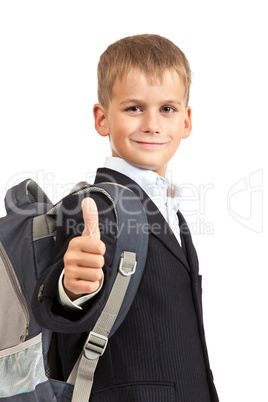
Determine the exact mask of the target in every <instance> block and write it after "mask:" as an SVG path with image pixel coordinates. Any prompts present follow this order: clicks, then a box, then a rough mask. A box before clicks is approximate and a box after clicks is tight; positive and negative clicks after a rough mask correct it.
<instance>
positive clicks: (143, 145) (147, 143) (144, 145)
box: [134, 141, 165, 148]
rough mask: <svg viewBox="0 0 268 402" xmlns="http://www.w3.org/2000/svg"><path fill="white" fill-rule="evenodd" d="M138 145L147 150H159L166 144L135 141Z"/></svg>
mask: <svg viewBox="0 0 268 402" xmlns="http://www.w3.org/2000/svg"><path fill="white" fill-rule="evenodd" d="M134 142H135V143H136V144H138V145H140V146H142V147H146V148H159V147H161V146H163V145H165V143H164V142H146V141H134Z"/></svg>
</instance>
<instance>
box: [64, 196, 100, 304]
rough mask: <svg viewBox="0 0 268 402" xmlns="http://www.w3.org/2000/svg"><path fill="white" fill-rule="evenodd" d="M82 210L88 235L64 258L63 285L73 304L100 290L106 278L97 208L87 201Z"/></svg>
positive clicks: (73, 243)
mask: <svg viewBox="0 0 268 402" xmlns="http://www.w3.org/2000/svg"><path fill="white" fill-rule="evenodd" d="M81 206H82V212H83V220H84V231H83V233H82V236H78V237H75V238H74V239H72V240H71V241H70V243H69V246H68V249H67V251H66V253H65V255H64V258H63V261H64V280H63V285H64V288H65V292H66V293H67V295H68V297H69V298H70V299H71V300H72V301H73V300H75V299H77V298H79V297H81V296H82V295H84V294H88V293H93V292H95V291H96V290H98V288H99V287H100V283H101V279H102V276H103V272H102V269H101V268H102V267H103V265H104V253H105V244H104V243H103V242H102V241H101V240H100V231H99V215H98V209H97V205H96V203H95V201H94V200H93V199H92V198H90V197H86V198H84V199H83V201H82V204H81Z"/></svg>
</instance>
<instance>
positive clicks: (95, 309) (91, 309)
mask: <svg viewBox="0 0 268 402" xmlns="http://www.w3.org/2000/svg"><path fill="white" fill-rule="evenodd" d="M84 196H85V195H75V196H74V195H72V196H68V197H66V198H65V199H64V201H63V203H62V206H61V209H60V211H59V214H58V219H57V235H56V243H55V250H54V262H53V265H52V266H51V267H49V268H48V269H47V270H46V272H45V274H44V275H43V276H42V277H41V278H40V279H39V280H38V283H37V286H36V288H35V291H34V294H33V298H32V310H33V314H34V317H35V319H36V321H37V322H38V324H39V325H41V326H43V327H45V328H47V329H49V330H52V331H55V332H61V333H78V332H87V331H90V330H91V328H92V327H93V326H94V324H95V322H96V321H97V319H98V317H99V315H100V313H101V311H102V310H103V307H104V305H105V303H106V301H107V298H108V296H109V292H110V289H111V287H112V283H111V280H110V279H111V268H110V266H111V263H112V260H113V256H114V250H115V246H116V220H115V215H114V211H113V208H112V205H111V203H110V202H109V200H108V199H107V198H106V197H105V196H103V195H102V194H95V193H94V194H93V193H92V194H91V197H92V198H93V199H94V200H95V201H96V204H97V207H98V211H99V226H100V232H101V239H102V241H103V242H104V243H105V245H106V252H105V256H104V257H105V264H104V266H103V272H104V285H103V287H102V289H101V290H100V292H99V293H98V294H97V295H96V296H95V297H93V298H92V299H90V300H89V301H88V302H87V303H86V304H85V305H84V306H83V310H82V311H71V310H69V309H67V308H66V307H64V306H62V305H61V304H60V303H59V301H58V299H57V290H58V281H59V277H60V275H61V272H62V270H63V268H64V263H63V257H64V254H65V252H66V250H67V248H68V244H69V242H70V240H71V239H72V238H74V237H76V236H80V235H81V234H82V232H83V229H84V224H83V217H82V210H81V202H82V199H83V198H84Z"/></svg>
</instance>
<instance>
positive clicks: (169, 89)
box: [112, 69, 185, 99]
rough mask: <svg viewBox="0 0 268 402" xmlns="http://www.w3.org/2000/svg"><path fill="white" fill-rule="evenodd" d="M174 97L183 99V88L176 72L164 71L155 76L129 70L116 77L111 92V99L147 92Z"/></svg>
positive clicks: (136, 70)
mask: <svg viewBox="0 0 268 402" xmlns="http://www.w3.org/2000/svg"><path fill="white" fill-rule="evenodd" d="M148 91H149V92H150V93H152V94H153V93H155V94H156V95H157V94H159V95H160V94H163V95H164V94H165V95H168V94H169V93H170V95H176V97H178V96H179V97H181V98H182V99H183V97H184V94H185V86H184V83H183V81H182V79H181V77H180V75H179V74H178V73H177V71H176V70H174V69H172V70H165V71H164V72H163V73H162V74H159V75H157V76H155V75H152V74H151V75H149V74H146V73H145V72H144V71H141V70H138V69H131V70H130V71H128V72H127V73H125V74H123V75H122V76H121V77H117V78H116V80H115V83H114V86H113V90H112V98H114V97H120V98H122V97H124V96H129V95H130V94H133V95H139V94H141V95H142V94H143V95H145V94H146V93H147V92H148Z"/></svg>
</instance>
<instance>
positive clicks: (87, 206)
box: [81, 197, 100, 239]
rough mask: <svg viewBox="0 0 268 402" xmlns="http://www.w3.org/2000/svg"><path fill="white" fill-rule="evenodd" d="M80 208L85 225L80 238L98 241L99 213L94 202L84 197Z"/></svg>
mask: <svg viewBox="0 0 268 402" xmlns="http://www.w3.org/2000/svg"><path fill="white" fill-rule="evenodd" d="M81 207H82V212H83V220H84V224H85V228H84V231H83V233H82V236H84V237H89V238H91V239H92V238H96V239H100V230H99V213H98V208H97V205H96V203H95V201H94V200H93V199H92V198H90V197H86V198H84V199H83V201H82V203H81Z"/></svg>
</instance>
